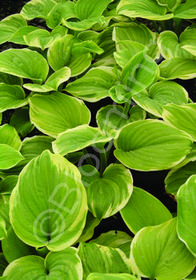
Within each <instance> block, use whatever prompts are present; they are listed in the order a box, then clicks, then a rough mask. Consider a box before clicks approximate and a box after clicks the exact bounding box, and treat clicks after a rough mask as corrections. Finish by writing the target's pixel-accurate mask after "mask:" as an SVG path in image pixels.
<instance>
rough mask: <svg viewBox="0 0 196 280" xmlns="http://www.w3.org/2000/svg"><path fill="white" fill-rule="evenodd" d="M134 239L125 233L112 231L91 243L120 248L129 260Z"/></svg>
mask: <svg viewBox="0 0 196 280" xmlns="http://www.w3.org/2000/svg"><path fill="white" fill-rule="evenodd" d="M131 241H132V238H131V237H130V236H129V235H128V234H127V233H125V232H123V231H117V230H111V231H108V232H105V233H102V234H101V235H100V236H99V237H98V238H96V239H93V240H91V241H90V243H96V244H99V245H102V246H107V247H112V248H119V249H121V250H122V251H123V252H124V253H125V254H126V256H127V258H129V255H130V245H131Z"/></svg>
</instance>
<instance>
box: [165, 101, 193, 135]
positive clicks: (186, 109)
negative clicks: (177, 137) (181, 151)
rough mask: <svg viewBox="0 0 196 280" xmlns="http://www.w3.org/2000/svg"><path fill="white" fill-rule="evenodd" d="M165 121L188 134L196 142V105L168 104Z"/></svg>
mask: <svg viewBox="0 0 196 280" xmlns="http://www.w3.org/2000/svg"><path fill="white" fill-rule="evenodd" d="M163 119H164V120H165V121H166V122H168V123H169V124H170V125H172V126H174V127H177V128H178V129H180V130H183V131H185V132H187V133H188V134H189V135H191V137H192V138H193V139H194V141H195V140H196V128H195V120H196V104H195V103H189V104H186V105H181V106H180V105H175V104H168V105H166V106H164V110H163Z"/></svg>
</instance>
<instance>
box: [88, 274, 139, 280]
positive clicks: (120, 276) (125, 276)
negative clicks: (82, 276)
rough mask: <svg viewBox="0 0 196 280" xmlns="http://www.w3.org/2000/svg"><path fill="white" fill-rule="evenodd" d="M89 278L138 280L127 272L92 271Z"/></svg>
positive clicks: (95, 279)
mask: <svg viewBox="0 0 196 280" xmlns="http://www.w3.org/2000/svg"><path fill="white" fill-rule="evenodd" d="M87 280H137V278H135V276H133V275H130V274H127V273H107V274H106V273H91V274H89V276H88V277H87Z"/></svg>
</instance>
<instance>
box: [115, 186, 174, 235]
mask: <svg viewBox="0 0 196 280" xmlns="http://www.w3.org/2000/svg"><path fill="white" fill-rule="evenodd" d="M147 209H148V211H146V210H147ZM120 213H121V215H122V218H123V220H124V222H125V223H126V225H127V226H128V228H129V229H130V230H131V231H132V232H133V233H134V234H136V233H137V232H138V231H139V230H140V229H142V228H144V227H146V226H155V225H159V224H161V223H163V222H166V221H168V220H169V219H171V218H172V215H171V213H170V212H169V210H168V209H167V208H166V207H165V206H164V205H163V204H162V203H161V202H160V201H159V200H158V199H157V198H155V197H154V196H153V195H151V194H150V193H148V192H146V191H145V190H143V189H140V188H136V187H134V188H133V194H132V196H131V197H130V199H129V201H128V203H127V204H126V206H125V207H124V208H123V209H121V211H120Z"/></svg>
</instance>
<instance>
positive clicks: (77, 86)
mask: <svg viewBox="0 0 196 280" xmlns="http://www.w3.org/2000/svg"><path fill="white" fill-rule="evenodd" d="M116 81H117V77H116V75H115V74H114V73H113V71H112V68H111V67H107V66H100V67H93V68H91V69H90V70H89V71H88V72H87V73H86V74H85V75H84V76H83V77H81V78H79V79H77V80H75V81H73V82H71V83H69V84H68V85H67V87H66V88H65V90H66V91H67V92H69V93H71V94H72V95H74V96H76V97H78V98H81V99H83V100H86V101H89V102H96V101H98V100H100V99H103V98H105V97H107V96H109V89H110V88H111V87H112V86H113V85H114V84H115V83H116Z"/></svg>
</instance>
